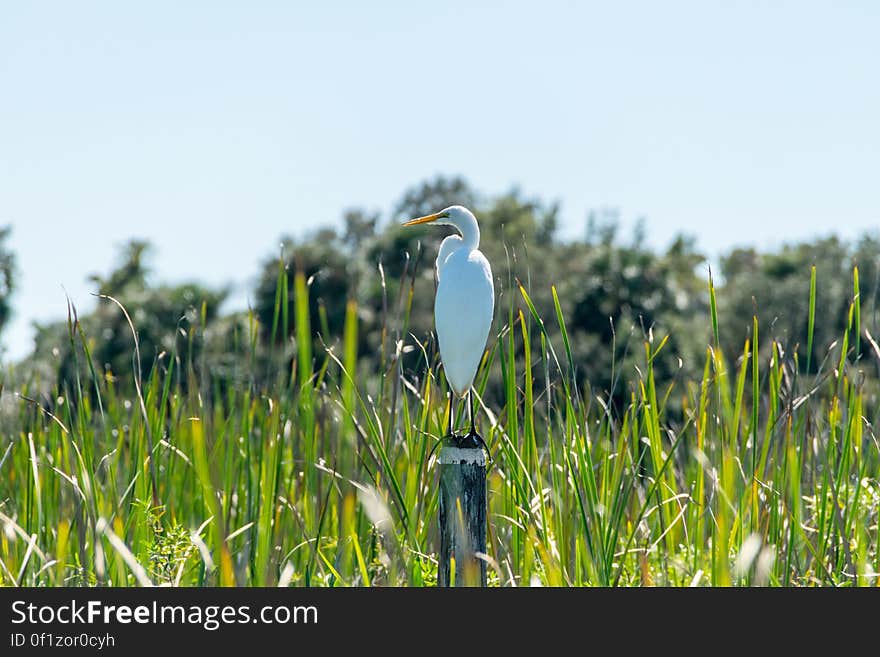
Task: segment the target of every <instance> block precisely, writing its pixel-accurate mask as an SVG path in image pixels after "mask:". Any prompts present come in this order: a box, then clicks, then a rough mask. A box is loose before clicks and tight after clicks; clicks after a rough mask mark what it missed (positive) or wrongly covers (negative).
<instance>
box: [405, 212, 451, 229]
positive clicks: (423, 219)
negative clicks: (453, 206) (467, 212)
mask: <svg viewBox="0 0 880 657" xmlns="http://www.w3.org/2000/svg"><path fill="white" fill-rule="evenodd" d="M447 216H448V215H447V214H446V213H445V212H435V213H434V214H428V215H425V216H424V217H419V218H418V219H410V220H409V221H407V222H406V223H405V224H403V225H404V226H416V225H418V224H429V223H431V222H432V221H437V220H438V219H443V218H445V217H447Z"/></svg>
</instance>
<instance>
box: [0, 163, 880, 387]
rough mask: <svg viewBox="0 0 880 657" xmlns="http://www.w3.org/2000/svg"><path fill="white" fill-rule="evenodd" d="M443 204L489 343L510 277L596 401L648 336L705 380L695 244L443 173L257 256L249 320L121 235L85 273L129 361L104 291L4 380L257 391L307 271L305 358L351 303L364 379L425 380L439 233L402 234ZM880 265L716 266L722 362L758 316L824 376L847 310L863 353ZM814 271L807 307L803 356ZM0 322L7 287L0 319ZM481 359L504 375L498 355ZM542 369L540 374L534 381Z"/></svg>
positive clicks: (852, 251)
mask: <svg viewBox="0 0 880 657" xmlns="http://www.w3.org/2000/svg"><path fill="white" fill-rule="evenodd" d="M454 203H460V204H463V205H466V206H469V207H471V208H472V209H474V211H475V213H476V215H477V217H478V219H479V221H480V227H481V232H482V241H481V248H482V250H483V251H484V252H485V254H486V256H487V257H488V258H489V260H490V262H491V263H492V266H493V271H494V275H495V280H496V295H497V302H496V307H497V314H498V318H497V320H496V322H495V324H494V329H493V330H494V332H495V334H496V335H497V334H498V332H500V331H502V330H504V328H505V326H507V325H508V323H509V319H510V318H511V317H513V319H514V321H518V317H519V311H520V310H521V309H522V310H524V312H525V314H524V317H525V319H526V321H529V322H533V321H534V320H533V318H532V317H531V315H530V313H529V311H528V310H527V309H526V308H525V306H524V305H523V303H522V297H521V295H520V293H519V290H518V289H517V285H518V282H519V284H521V285H522V286H523V288H524V289H525V290H527V292H528V294H529V295H530V297H531V299H532V301H533V303H534V306H535V308H536V310H537V311H538V314H539V315H540V316H541V317H543V318H544V322H545V329H546V331H547V332H548V334H549V335H550V336H551V339H554V336H556V335H558V332H559V331H558V323H557V317H556V311H555V307H554V302H553V297H552V292H551V285H552V286H555V288H556V290H557V294H558V298H559V300H560V305H561V310H562V312H563V314H564V317H565V321H566V325H567V331H568V336H569V338H570V346H571V351H572V356H573V361H574V363H575V365H576V368H577V372H578V375H579V377H580V380H581V381H582V383H583V386H584V389H585V390H591V391H592V392H593V394H598V395H601V396H602V397H603V398H606V399H607V398H609V397H610V398H612V399H614V400H619V401H625V400H626V399H628V397H629V394H630V389H629V385H630V384H629V383H628V381H630V380H632V379H633V378H634V377H632V372H633V371H634V370H633V368H634V367H638V366H639V364H640V363H643V362H644V357H645V356H644V348H643V343H644V340H645V339H652V340H655V341H657V340H663V339H664V338H668V339H667V343H666V345H665V346H664V348H663V350H662V351H661V352H660V355H659V356H658V357H657V360H656V361H655V363H654V369H655V374H656V375H657V376H659V377H660V378H662V379H663V380H665V381H672V380H675V379H680V380H682V381H691V380H699V378H700V376H701V375H702V371H703V367H704V364H705V353H706V349H707V348H708V347H709V346H710V345H711V344H713V343H714V340H715V337H714V331H713V323H712V321H711V310H710V297H709V286H708V279H709V266H708V263H707V261H706V258H705V257H704V255H703V254H701V253H700V251H699V250H698V248H697V246H696V244H695V242H694V241H693V239H691V238H688V237H686V236H683V235H682V236H679V237H678V238H676V239H675V240H674V241H673V242H672V244H671V245H670V246H669V247H668V248H666V249H665V250H662V251H657V250H655V249H652V248H650V247H648V246H647V244H646V243H645V240H644V234H643V231H642V230H641V229H640V228H637V229H636V230H634V231H633V232H632V233H631V234H625V235H624V234H621V233H620V231H619V229H618V226H619V222H618V217H617V216H616V214H615V213H614V212H610V211H603V212H593V213H590V215H589V216H588V218H587V220H586V222H585V226H584V233H583V236H582V237H581V238H579V239H561V238H560V236H559V234H558V230H557V227H558V207H557V205H555V204H553V203H548V202H545V201H543V200H540V199H533V198H528V197H526V196H524V195H523V194H522V193H521V192H519V191H518V190H513V191H511V192H509V193H507V194H505V195H503V196H500V197H496V198H485V197H483V196H482V195H480V194H478V193H477V192H476V191H475V190H473V189H472V188H471V187H470V186H469V185H468V183H467V182H466V181H464V180H463V179H461V178H443V177H440V178H436V179H434V180H431V181H427V182H424V183H422V184H420V185H417V186H415V187H413V188H411V189H409V190H408V191H406V192H405V194H404V195H403V197H402V198H401V199H400V200H399V202H398V203H397V204H396V205H395V206H394V208H393V210H392V211H391V212H390V213H388V214H387V215H385V216H382V215H381V214H380V213H377V212H372V211H368V210H363V209H352V210H350V211H348V212H346V213H345V214H344V216H343V218H342V219H343V220H342V226H341V228H339V229H336V228H332V227H324V228H320V229H317V230H314V231H312V232H311V233H309V234H307V235H303V236H298V237H296V238H293V237H288V238H285V239H284V240H283V249H282V251H281V256H280V257H279V255H278V253H275V254H270V255H267V257H266V259H265V262H264V263H263V265H262V268H261V270H260V271H259V274H258V282H257V285H256V289H255V290H254V293H253V294H252V295H251V298H252V299H253V302H254V307H253V308H252V310H251V311H250V312H238V313H224V312H222V310H223V303H224V301H225V300H226V299H227V297H228V295H229V290H228V289H225V288H212V287H206V286H204V285H200V284H196V283H179V284H173V285H168V284H162V285H155V284H153V283H152V282H151V276H150V269H149V267H148V264H147V262H148V257H147V256H148V253H149V248H150V247H149V245H148V244H146V243H144V242H131V243H129V244H127V245H126V246H125V248H124V250H123V252H122V253H121V255H120V262H119V266H118V267H117V268H116V269H115V270H114V271H111V272H110V273H109V274H107V275H104V276H101V275H96V276H94V277H93V280H94V283H95V289H96V292H98V293H99V294H101V295H105V296H107V297H113V299H115V300H117V301H118V302H119V303H120V304H121V305H122V306H123V307H124V308H125V309H126V310H127V312H128V315H129V317H130V318H131V320H132V323H133V324H134V326H135V327H136V330H137V335H138V338H139V357H140V361H139V362H136V360H135V351H134V341H133V338H132V333H131V330H130V327H129V324H128V319H127V318H126V317H125V315H124V314H123V312H122V311H121V310H120V308H119V307H118V306H117V305H116V303H114V302H113V301H111V300H109V299H104V300H102V301H101V302H100V303H98V305H97V307H96V309H95V310H94V312H91V313H89V314H85V315H83V314H79V313H76V312H74V311H75V309H73V310H72V311H71V313H70V318H69V319H65V320H63V321H60V322H58V323H55V324H49V325H43V326H40V327H39V328H38V332H37V336H36V340H35V345H34V351H33V354H32V356H31V357H30V358H28V359H27V360H26V362H24V363H21V364H19V365H18V367H17V370H16V371H17V375H16V376H17V378H20V379H22V380H21V381H17V382H16V384H17V385H21V384H24V383H27V384H29V385H30V386H31V387H37V388H40V389H41V390H42V391H43V392H44V394H45V395H46V396H47V398H49V399H51V398H52V396H53V395H55V394H63V392H64V391H65V390H68V391H70V390H73V389H74V386H77V385H80V384H79V381H80V380H85V379H86V378H87V377H86V376H85V374H86V370H87V368H89V367H90V366H91V367H94V368H96V369H97V370H98V372H97V373H98V374H99V375H100V376H103V377H106V378H107V379H108V380H113V381H116V382H117V385H118V386H119V387H121V388H127V387H128V386H130V385H131V381H132V373H133V368H135V367H138V366H139V368H140V374H141V376H142V377H144V378H146V377H148V376H149V374H150V373H151V371H152V370H153V369H154V368H156V367H159V368H162V369H163V370H166V371H169V372H171V375H172V376H173V377H176V380H177V381H178V382H179V383H180V385H181V386H182V387H184V388H186V387H187V386H191V385H192V381H198V382H199V383H198V385H199V386H201V387H202V388H203V390H202V392H203V393H204V394H206V395H207V394H214V395H216V394H222V392H223V390H224V389H226V388H228V387H229V386H244V385H247V386H254V388H255V389H257V390H259V389H260V388H261V387H263V386H265V385H266V384H267V383H269V382H273V381H277V379H278V377H284V378H285V380H289V378H290V377H292V376H294V374H293V373H292V372H290V367H289V365H290V362H291V360H292V358H293V355H294V354H295V352H296V349H297V345H296V340H295V335H296V329H297V327H296V317H295V313H294V312H293V308H295V306H296V294H297V291H296V286H295V285H294V284H293V273H294V272H302V273H303V274H304V278H305V281H306V283H307V286H308V299H309V317H308V321H309V324H310V331H311V334H312V335H313V344H312V345H311V347H312V353H313V354H316V356H320V355H321V354H322V353H324V350H325V349H334V348H336V349H339V348H340V347H339V346H338V345H339V344H340V342H341V339H342V333H343V327H344V325H345V318H346V312H347V309H348V310H349V311H351V310H352V309H355V310H356V313H357V318H358V330H357V345H358V355H359V376H361V377H375V378H376V380H379V379H381V377H382V376H383V375H384V374H386V373H387V371H388V368H389V367H391V366H395V367H401V368H403V370H404V372H405V373H406V372H407V371H408V370H409V371H411V372H413V373H414V374H415V373H418V372H423V371H424V368H425V363H426V360H427V361H428V362H431V363H434V362H436V361H435V358H436V349H435V348H434V344H433V341H432V340H431V329H432V324H433V317H432V312H431V311H432V308H433V296H434V275H433V261H434V258H435V257H436V252H437V248H438V246H439V244H440V240H441V239H442V237H443V236H444V233H442V231H440V230H439V229H436V228H431V229H424V230H418V229H406V230H402V229H401V228H400V226H399V224H400V223H401V222H402V221H403V220H405V219H408V218H412V217H415V216H419V215H422V214H427V213H429V212H433V211H436V210H438V209H441V208H443V207H445V206H448V205H451V204H454ZM10 258H11V255H10V254H8V253H6V252H4V255H3V257H2V258H0V273H3V280H5V281H6V283H5V290H7V291H9V290H11V289H12V288H13V287H14V286H13V284H12V281H11V278H10V277H11V276H12V272H13V271H14V266H13V265H12V264H11V262H12V261H11V260H10ZM878 264H880V240H878V238H877V236H874V235H865V236H864V237H862V238H861V239H859V240H856V241H854V242H845V241H842V240H839V239H838V238H836V237H827V238H822V239H818V240H816V241H812V242H802V243H796V244H789V245H786V246H784V247H782V248H781V249H780V250H778V251H776V252H769V253H764V252H759V251H757V250H755V249H753V248H737V249H735V250H732V251H730V252H729V253H727V254H726V255H725V256H724V257H723V258H722V259H721V262H720V270H719V271H714V272H712V275H713V277H714V284H715V290H716V296H717V314H718V320H719V321H718V338H719V339H720V342H721V346H722V348H723V350H724V352H725V355H726V357H727V358H728V359H729V362H732V360H735V359H736V358H737V357H738V356H739V355H740V354H742V352H743V347H744V343H745V341H746V340H747V339H753V337H754V336H753V335H752V332H753V326H754V318H755V317H756V318H757V321H758V326H759V327H760V328H759V335H758V338H759V347H760V350H761V353H762V354H763V355H764V356H769V354H770V350H771V345H772V344H773V343H774V342H775V343H776V344H777V348H776V353H777V355H780V354H781V356H782V357H783V358H785V359H786V361H787V366H788V371H799V372H805V371H806V369H807V368H808V367H809V369H810V370H811V373H815V372H817V371H819V370H820V369H821V368H823V367H825V368H827V367H829V364H828V363H826V362H824V355H825V353H826V351H827V349H828V347H829V346H830V345H831V344H832V343H833V342H834V341H835V340H839V339H841V337H842V336H843V335H844V334H845V333H846V332H847V328H848V322H849V321H850V320H849V309H850V306H851V304H853V302H854V301H855V300H857V302H858V306H859V311H860V318H861V323H860V326H859V327H858V330H859V331H860V334H863V335H865V336H866V339H852V340H851V341H850V348H851V349H860V350H863V351H865V353H866V354H867V350H869V349H871V348H872V347H871V344H870V340H868V339H867V336H868V335H876V334H877V332H878V331H877V330H876V326H877V304H876V299H877V293H878V282H880V268H878ZM814 266H815V268H816V296H815V305H816V308H817V310H816V312H815V326H814V331H813V335H814V337H813V344H812V351H813V353H812V355H811V357H810V358H809V359H808V358H807V353H806V351H807V336H808V328H809V327H808V323H809V322H808V317H809V305H810V279H811V268H812V267H814ZM855 266H858V271H859V277H858V283H857V285H858V289H856V288H854V280H853V268H854V267H855ZM0 291H2V290H0ZM350 300H354V305H352V304H351V303H350ZM62 310H63V309H62ZM7 315H8V294H4V295H0V321H2V320H4V319H5V317H6V316H7ZM853 330H855V329H853ZM71 334H74V337H75V338H76V339H71ZM554 341H555V340H554ZM493 344H494V339H492V338H490V346H492V345H493ZM423 347H424V349H423ZM86 351H88V353H86ZM808 361H809V363H808ZM90 363H91V365H90ZM493 366H494V367H495V368H496V369H497V368H498V367H499V365H498V363H497V362H496V363H495V364H494V365H493ZM541 367H542V366H540V365H536V376H537V377H538V378H540V377H541V371H540V370H541ZM830 367H832V368H833V364H831V365H830ZM865 369H866V370H867V372H866V374H867V375H872V374H873V372H874V370H873V366H872V367H870V368H868V367H866V368H865ZM192 374H197V375H198V376H197V377H195V378H194V377H192V376H191V375H192ZM497 378H498V377H497V376H495V374H493V376H492V377H491V378H490V383H489V386H488V388H487V390H488V394H489V395H491V394H492V391H493V390H496V389H497V388H496V386H498V385H500V384H499V383H498V381H497Z"/></svg>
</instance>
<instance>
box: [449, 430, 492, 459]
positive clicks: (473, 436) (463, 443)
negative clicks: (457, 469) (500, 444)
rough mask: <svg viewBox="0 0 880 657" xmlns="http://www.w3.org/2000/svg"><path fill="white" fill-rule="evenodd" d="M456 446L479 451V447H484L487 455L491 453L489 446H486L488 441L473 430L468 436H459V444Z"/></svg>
mask: <svg viewBox="0 0 880 657" xmlns="http://www.w3.org/2000/svg"><path fill="white" fill-rule="evenodd" d="M455 446H456V447H460V448H462V449H477V448H478V447H482V448H483V449H484V450H486V454H488V453H489V446H488V445H487V444H486V441H485V440H483V437H482V436H481V435H480V434H478V433H477V432H476V431H474V430H473V429H471V430H470V431H468V432H467V434H465V435H463V436H459V437H458V442H457V443H456V445H455Z"/></svg>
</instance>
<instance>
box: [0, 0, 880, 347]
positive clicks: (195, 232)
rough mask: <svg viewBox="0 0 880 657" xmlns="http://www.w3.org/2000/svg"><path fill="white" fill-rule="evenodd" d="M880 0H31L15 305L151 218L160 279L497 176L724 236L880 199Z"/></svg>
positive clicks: (846, 213) (2, 137) (205, 271)
mask: <svg viewBox="0 0 880 657" xmlns="http://www.w3.org/2000/svg"><path fill="white" fill-rule="evenodd" d="M878 34H880V4H878V3H876V2H871V1H864V2H833V3H832V2H826V3H812V2H708V1H703V2H690V3H686V2H665V3H655V2H553V1H548V0H543V1H542V2H522V3H518V2H506V3H501V2H473V1H471V2H436V1H435V2H381V1H376V2H370V3H364V2H351V3H344V2H342V3H316V2H247V3H244V2H236V3H232V2H210V3H209V2H203V3H202V2H187V3H180V2H161V1H154V2H150V3H138V4H135V3H120V2H103V3H98V2H87V1H80V2H76V3H73V2H51V3H50V2H39V1H33V2H15V3H12V2H10V3H4V4H3V6H2V8H0V224H12V226H13V230H14V233H13V238H12V246H13V248H14V249H15V251H16V252H17V254H18V257H19V267H20V274H21V276H20V284H21V285H20V289H19V291H18V294H17V296H16V298H15V310H16V317H15V320H14V322H13V325H12V326H11V327H10V328H9V329H8V330H7V332H6V333H5V335H4V336H3V341H4V342H5V344H6V346H7V348H8V350H9V351H8V353H9V355H11V356H13V357H16V356H20V355H22V354H24V353H26V352H27V350H28V348H29V346H30V343H31V331H30V328H29V326H30V323H31V322H32V321H33V320H42V321H46V320H48V319H51V318H57V317H60V316H63V315H64V313H65V297H64V294H65V293H64V290H67V292H68V293H69V294H70V295H71V297H72V298H73V300H74V302H75V303H77V305H78V306H80V307H81V308H84V309H87V308H89V307H90V306H91V305H92V299H91V298H90V297H89V292H90V291H91V286H90V285H89V283H88V282H87V281H86V277H87V276H88V274H89V273H92V272H101V273H105V272H107V271H108V270H109V269H110V268H111V267H112V266H113V264H114V262H115V261H116V258H117V254H118V252H119V249H118V246H119V245H120V244H121V243H123V242H124V241H125V240H126V239H128V238H129V237H132V236H138V237H144V238H148V239H149V240H151V241H152V242H153V243H154V244H155V246H156V253H155V257H154V259H153V261H152V264H153V265H154V267H155V270H156V277H157V279H158V280H168V281H173V280H181V279H197V280H201V281H203V282H208V283H221V282H230V283H235V284H236V285H237V293H236V295H235V297H234V299H233V301H232V305H231V307H234V306H236V305H238V306H244V305H245V304H246V302H247V294H248V290H249V288H250V286H251V283H252V282H253V278H254V276H255V275H256V273H257V271H258V265H259V263H260V262H261V261H262V260H263V259H264V258H266V257H267V256H268V255H270V254H272V253H274V252H275V250H276V248H277V244H278V239H279V237H280V236H281V235H282V234H285V233H286V234H294V235H296V234H302V233H303V232H305V231H307V230H309V229H310V228H313V227H314V226H316V225H319V224H332V223H336V222H338V221H339V217H340V216H341V212H342V210H343V209H345V208H347V207H351V206H366V207H368V208H375V209H379V210H388V209H389V207H390V206H391V205H392V204H393V202H394V201H395V200H396V199H397V198H398V197H399V196H400V194H401V192H402V190H403V189H404V188H405V187H406V186H408V185H410V184H413V183H415V182H418V181H420V180H422V179H424V178H426V177H430V176H432V175H434V174H436V173H447V174H452V173H460V174H463V175H464V176H466V177H467V178H468V179H469V180H470V182H471V183H472V184H473V185H474V187H476V188H477V189H478V190H481V191H483V192H485V193H487V194H490V195H491V194H497V193H502V192H504V191H506V190H507V189H509V188H510V187H511V186H512V185H514V184H517V185H519V186H520V187H521V188H522V190H523V191H524V192H525V193H526V194H528V195H537V196H541V197H543V198H545V199H548V200H554V199H555V200H559V201H560V202H561V204H562V224H563V225H562V231H563V233H564V234H566V235H571V236H573V235H579V234H581V233H582V231H583V229H584V218H585V216H586V213H587V211H588V210H589V209H590V208H598V207H616V208H619V209H620V211H621V214H622V217H623V218H624V229H626V228H628V227H631V226H632V222H633V221H634V219H635V218H637V217H645V219H646V227H647V234H648V238H649V240H650V241H651V243H653V244H655V245H657V246H658V247H662V246H664V245H665V244H666V243H668V241H669V240H670V239H671V238H672V236H673V235H675V234H676V233H677V232H682V231H683V232H686V233H690V234H693V235H695V236H696V237H697V239H698V244H699V246H700V247H701V248H702V249H703V250H704V251H706V252H708V253H710V254H714V253H718V252H719V251H721V250H723V249H726V248H728V247H730V246H731V245H734V244H746V243H755V244H758V245H759V246H773V245H778V244H780V243H781V242H784V241H793V240H798V239H806V238H810V237H813V236H816V235H824V234H827V233H829V232H832V231H835V232H838V233H839V234H842V235H843V236H845V237H852V236H855V235H858V234H859V233H860V232H862V231H864V230H869V229H874V228H875V227H876V226H877V225H878V222H880V175H878V174H880V77H878V71H880V39H878V36H877V35H878Z"/></svg>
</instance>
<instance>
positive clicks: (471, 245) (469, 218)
mask: <svg viewBox="0 0 880 657" xmlns="http://www.w3.org/2000/svg"><path fill="white" fill-rule="evenodd" d="M447 223H448V224H449V225H451V226H455V228H457V229H458V232H459V233H461V246H462V247H464V248H466V249H467V250H468V251H473V250H474V249H477V248H479V246H480V227H479V225H477V220H476V219H475V218H474V216H473V215H472V214H470V213H468V214H465V215H460V216H456V217H455V218H454V219H453V218H450V219H448V220H447Z"/></svg>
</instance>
